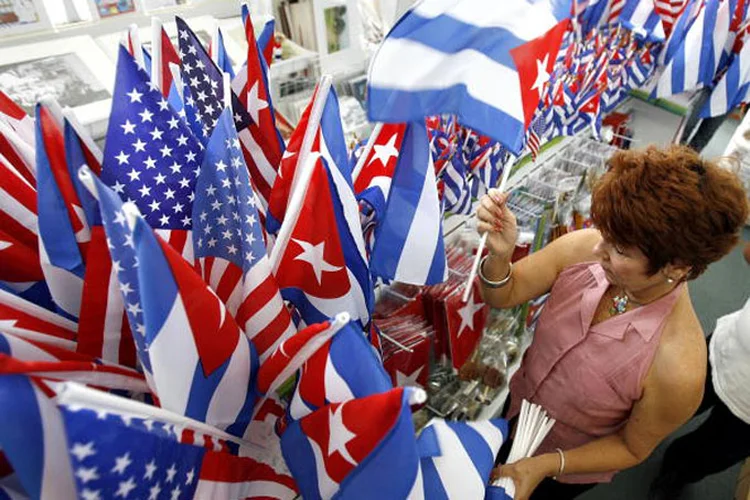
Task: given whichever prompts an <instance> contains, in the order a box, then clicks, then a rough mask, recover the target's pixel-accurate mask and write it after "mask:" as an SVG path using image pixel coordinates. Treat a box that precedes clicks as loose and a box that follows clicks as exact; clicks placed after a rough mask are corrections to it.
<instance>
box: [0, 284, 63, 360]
mask: <svg viewBox="0 0 750 500" xmlns="http://www.w3.org/2000/svg"><path fill="white" fill-rule="evenodd" d="M76 328H77V325H76V323H75V322H73V321H71V320H69V319H67V318H65V317H63V316H60V315H59V314H55V313H53V312H51V311H48V310H47V309H44V308H43V307H40V306H38V305H37V304H34V303H33V302H29V301H28V300H25V299H23V298H22V297H19V296H17V295H14V294H12V293H10V292H7V291H5V290H3V289H0V332H2V333H6V334H10V335H13V336H14V337H18V338H21V339H25V340H30V341H39V342H44V343H46V344H50V345H53V346H55V347H58V348H61V349H65V350H67V351H71V352H74V351H75V350H76V341H75V340H76Z"/></svg>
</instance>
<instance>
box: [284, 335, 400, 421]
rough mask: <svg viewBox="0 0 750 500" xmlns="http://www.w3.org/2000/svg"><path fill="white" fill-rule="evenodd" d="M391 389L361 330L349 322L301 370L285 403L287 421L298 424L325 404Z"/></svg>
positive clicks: (387, 378) (384, 372) (386, 375)
mask: <svg viewBox="0 0 750 500" xmlns="http://www.w3.org/2000/svg"><path fill="white" fill-rule="evenodd" d="M392 387H393V385H392V384H391V378H390V377H389V376H388V374H387V373H386V371H385V369H384V368H383V363H382V362H381V361H380V358H379V357H378V356H377V355H376V354H375V352H374V351H373V349H372V346H371V345H370V342H369V341H368V340H367V339H366V337H365V335H364V333H363V332H362V329H361V328H360V327H359V326H358V325H357V323H354V322H349V323H348V324H347V325H346V326H344V327H342V328H341V329H340V330H338V331H337V332H336V333H335V334H334V335H333V338H331V339H330V340H328V341H327V342H325V344H323V345H322V346H321V347H320V348H319V349H318V350H317V351H315V353H314V354H312V355H311V356H310V358H309V359H308V360H307V362H306V363H305V364H304V365H303V366H302V370H301V372H300V373H299V375H298V377H297V386H296V388H295V390H294V395H293V396H292V399H291V402H290V403H289V417H291V419H293V420H299V419H300V418H303V417H304V416H305V415H309V414H310V413H311V412H313V411H315V410H317V409H318V408H321V407H323V406H325V405H326V404H330V403H342V402H344V401H349V400H352V399H355V398H362V397H365V396H369V395H371V394H379V393H382V392H386V391H389V390H390V389H391V388H392Z"/></svg>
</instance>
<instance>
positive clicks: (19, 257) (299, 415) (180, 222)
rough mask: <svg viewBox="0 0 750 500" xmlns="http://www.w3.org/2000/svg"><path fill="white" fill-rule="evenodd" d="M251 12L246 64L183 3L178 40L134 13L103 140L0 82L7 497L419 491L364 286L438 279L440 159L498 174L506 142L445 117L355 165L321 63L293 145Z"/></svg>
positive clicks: (399, 135)
mask: <svg viewBox="0 0 750 500" xmlns="http://www.w3.org/2000/svg"><path fill="white" fill-rule="evenodd" d="M243 14H244V15H245V28H246V35H247V39H248V41H249V42H250V43H249V44H248V57H247V61H245V63H244V64H242V65H239V67H237V66H235V65H233V64H232V62H231V61H230V60H229V59H228V57H227V54H226V51H225V50H224V49H223V43H222V38H221V34H220V33H218V34H217V35H216V36H215V37H214V38H213V40H212V44H211V47H208V48H206V47H204V46H203V45H202V44H201V42H200V41H199V39H198V38H197V37H196V36H195V33H194V32H193V31H192V30H191V28H190V26H189V25H188V23H187V22H185V21H183V20H181V19H178V20H177V25H178V33H179V35H178V42H179V47H178V48H175V47H174V46H172V44H171V42H170V40H169V39H168V38H167V37H166V36H165V35H164V32H163V30H162V29H161V27H160V25H159V24H158V23H155V24H154V28H155V29H154V32H155V33H157V34H158V33H161V34H162V36H161V37H158V36H157V38H160V39H159V40H158V42H157V43H155V44H154V45H153V46H152V48H151V50H150V51H146V50H144V48H143V47H142V46H141V45H140V42H139V40H138V37H137V36H136V33H135V31H134V30H131V32H130V33H129V36H127V37H125V39H124V40H125V44H124V45H123V46H122V47H120V50H119V54H118V64H117V78H116V83H115V88H114V92H113V106H112V111H111V115H110V120H109V125H108V130H107V135H106V140H105V148H104V150H103V151H101V150H100V149H99V148H98V147H97V146H96V143H95V142H94V141H93V139H92V137H90V136H89V135H88V133H87V132H86V130H85V129H83V128H82V127H81V126H80V125H79V124H78V123H77V122H76V121H75V119H74V116H73V115H72V114H71V113H70V112H69V111H67V110H62V109H60V107H59V106H58V105H57V103H56V102H54V101H44V102H42V103H40V104H38V105H37V107H36V109H35V113H34V117H33V118H32V117H29V116H28V115H26V113H25V112H24V111H23V110H21V109H20V108H19V107H18V106H16V105H15V104H14V103H13V102H12V101H11V100H10V99H8V98H7V97H6V96H5V95H2V96H0V169H2V173H1V175H0V178H1V179H2V180H1V181H0V183H1V184H0V186H2V192H3V193H5V196H3V197H0V219H2V221H3V224H2V230H0V261H1V262H2V265H1V266H0V269H2V271H1V272H0V280H2V281H1V282H0V400H1V401H2V403H0V404H2V405H3V407H4V408H12V410H10V411H6V412H3V415H2V416H0V453H1V455H0V464H2V467H0V492H2V493H0V496H10V497H11V498H14V497H15V496H16V495H26V496H30V497H32V498H68V497H75V496H77V497H82V498H105V497H123V498H161V497H164V496H166V495H169V497H170V498H192V497H200V498H209V497H210V498H256V497H257V498H294V497H295V496H297V495H299V494H302V495H304V496H305V497H307V496H313V497H315V496H320V497H329V496H331V495H333V494H335V493H336V492H338V493H339V494H342V492H349V493H350V494H355V493H358V492H360V491H373V489H372V486H371V485H375V484H376V482H378V478H380V477H383V476H386V477H392V478H397V480H394V481H392V482H391V484H390V486H389V488H391V490H389V491H392V492H393V493H394V494H398V495H402V496H407V495H411V496H414V497H423V496H424V495H425V494H426V491H427V489H426V488H427V484H426V483H425V479H424V478H423V476H422V472H421V467H422V465H421V457H422V454H421V453H420V451H419V446H418V443H417V438H416V435H415V431H414V428H413V425H412V422H411V418H410V412H411V410H410V406H411V405H413V404H422V403H424V398H425V395H424V393H423V392H421V391H420V390H416V389H400V388H398V389H394V388H393V387H394V384H393V381H392V379H391V376H390V375H389V374H388V373H387V372H386V370H385V368H384V366H383V363H382V360H381V355H380V351H379V346H380V342H379V333H378V331H377V329H375V328H373V327H372V325H371V317H372V311H373V307H374V294H373V289H374V282H375V279H376V278H382V279H383V280H387V281H391V280H403V281H410V282H412V283H415V284H418V285H425V284H436V283H439V282H441V281H443V280H444V279H445V275H446V273H447V265H446V252H445V247H444V243H443V235H442V214H443V210H444V209H445V208H444V205H445V200H446V199H447V198H446V197H445V195H444V193H445V188H444V187H443V186H444V184H445V179H447V178H448V177H449V175H452V177H451V178H452V179H454V180H456V181H457V182H458V180H459V179H458V178H457V177H456V175H455V173H453V174H449V172H453V171H452V170H451V169H452V168H453V167H454V165H455V163H454V162H453V161H452V160H453V158H454V156H456V157H458V156H460V157H461V158H462V161H464V162H465V163H466V165H467V169H475V170H476V172H479V171H482V172H484V171H485V170H488V171H489V170H493V169H494V170H496V169H497V162H494V163H493V162H490V161H488V160H487V158H488V154H487V152H488V151H490V152H492V153H496V152H497V149H498V147H496V144H497V143H496V141H490V140H489V138H487V137H486V136H480V135H479V134H477V133H475V132H473V131H472V130H470V129H468V128H466V127H465V126H461V125H459V124H458V123H457V121H456V119H455V117H449V116H447V115H446V116H445V117H441V118H439V119H438V120H437V121H436V122H434V123H432V126H430V122H429V121H424V120H422V121H417V122H415V123H410V124H404V125H401V126H397V127H395V128H393V129H389V130H388V131H386V132H384V133H383V134H382V137H380V136H378V137H375V138H374V140H376V144H375V145H374V146H370V150H371V151H372V154H370V155H368V157H367V158H366V159H367V160H368V162H367V163H366V164H364V165H363V166H361V167H360V168H359V169H356V168H355V166H354V165H351V164H350V162H349V157H348V152H347V149H346V143H345V140H344V136H343V130H342V125H341V118H340V113H339V109H338V101H337V97H336V94H335V92H334V91H333V90H332V89H331V87H330V85H327V84H326V79H323V80H322V81H321V85H320V87H319V88H318V90H317V91H316V93H315V95H314V96H313V98H312V99H311V102H310V106H309V110H308V111H307V112H306V114H305V118H304V119H303V120H302V121H301V122H300V124H299V125H298V127H297V129H296V130H295V131H294V133H293V135H292V138H291V141H290V142H289V144H288V145H285V144H284V143H283V141H281V139H280V135H279V133H278V130H277V128H276V122H275V113H274V109H273V103H272V102H271V94H270V92H269V90H268V89H269V81H268V79H269V74H268V64H269V63H270V59H269V58H268V53H269V51H268V50H264V48H265V47H266V46H264V45H263V42H260V41H256V39H255V34H254V33H253V30H252V22H251V20H250V19H249V13H248V10H247V8H246V7H245V8H244V10H243ZM263 36H264V37H265V39H266V40H267V39H268V38H269V37H271V36H270V35H269V33H267V32H265V34H264V35H263ZM271 38H272V37H271ZM230 70H231V71H230ZM232 72H234V74H235V76H234V77H233V78H232ZM386 136H387V137H386ZM459 140H460V141H461V143H462V144H463V146H462V147H461V149H460V151H459V149H458V141H459ZM381 141H382V142H381ZM480 157H481V158H480ZM376 166H377V167H378V168H380V169H381V170H380V171H376V170H374V169H375V167H376ZM460 175H462V176H463V174H460ZM492 175H494V176H495V177H496V173H494V174H492ZM492 175H490V177H492ZM477 178H478V179H481V182H486V181H485V177H482V176H481V175H479V174H477ZM477 182H480V181H477ZM487 186H489V185H487ZM452 189H453V191H451V192H452V193H454V192H455V193H457V196H462V198H461V199H462V201H461V203H463V206H464V208H463V210H466V209H467V208H466V207H471V201H472V196H471V185H470V183H468V182H464V183H462V184H461V185H456V186H455V187H454V188H452ZM363 193H367V194H366V195H365V194H363ZM371 195H377V196H371ZM378 196H379V198H378ZM366 203H369V207H370V208H371V209H373V212H374V213H377V217H376V218H374V219H372V221H373V222H374V224H373V225H372V231H371V232H370V235H369V238H367V234H368V233H367V231H366V230H365V229H364V228H363V224H362V220H363V219H362V218H361V217H362V216H363V214H364V213H365V211H366V210H365V208H366ZM405 213H408V214H411V215H410V217H408V220H406V219H404V218H403V215H404V214H405ZM366 239H367V243H366ZM425 255H429V256H430V257H429V258H425ZM425 353H426V352H425ZM425 376H426V373H425ZM290 381H292V383H293V387H292V389H291V392H290V393H289V396H288V398H287V399H283V398H280V397H279V395H278V391H279V390H280V388H281V387H282V386H284V385H285V384H288V383H289V382H290ZM322 433H323V434H322ZM439 480H440V478H439V477H437V478H432V479H430V481H439Z"/></svg>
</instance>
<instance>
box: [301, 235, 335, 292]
mask: <svg viewBox="0 0 750 500" xmlns="http://www.w3.org/2000/svg"><path fill="white" fill-rule="evenodd" d="M292 241H293V242H295V243H296V244H298V245H299V246H300V247H302V253H300V254H299V255H297V256H296V257H295V258H294V260H301V261H303V262H307V263H308V264H310V265H311V266H312V268H313V272H314V273H315V279H317V280H318V284H320V282H321V278H322V277H323V272H324V271H326V272H333V271H338V270H340V269H341V267H339V266H333V265H331V264H329V263H328V262H326V261H325V259H324V258H323V254H324V253H325V244H326V242H325V240H323V241H321V242H320V243H318V244H317V245H311V244H310V243H308V242H307V241H302V240H297V239H294V238H292Z"/></svg>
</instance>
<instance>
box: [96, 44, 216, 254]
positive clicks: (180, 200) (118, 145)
mask: <svg viewBox="0 0 750 500" xmlns="http://www.w3.org/2000/svg"><path fill="white" fill-rule="evenodd" d="M112 103H113V104H112V116H111V117H110V119H109V127H108V129H107V139H106V143H105V149H104V166H103V167H102V174H101V178H102V180H103V181H104V183H105V184H107V185H108V186H111V187H112V189H113V190H114V191H115V192H116V193H117V194H118V195H120V196H121V197H122V198H124V199H128V200H132V201H133V202H134V203H135V204H136V205H137V206H138V209H139V210H140V212H141V213H142V214H143V215H144V217H145V218H146V221H147V222H148V223H149V224H150V225H151V227H153V228H154V229H157V230H158V231H159V234H160V235H161V236H162V237H163V238H165V239H166V240H167V241H169V243H170V245H172V246H173V247H174V248H175V249H176V250H177V251H178V252H180V253H181V254H182V255H183V257H185V259H186V260H188V261H189V262H192V261H193V245H192V241H191V238H190V230H191V229H192V219H191V218H190V214H191V212H192V206H193V199H194V197H195V194H194V189H195V179H196V177H197V175H198V172H199V170H200V165H201V161H202V160H203V153H202V152H201V148H200V146H199V145H198V141H197V140H196V139H195V137H194V136H193V134H192V133H191V132H190V130H189V129H188V127H187V126H186V125H185V123H184V122H183V121H182V120H180V118H179V117H178V116H177V115H176V114H175V113H174V112H173V111H172V109H171V108H170V106H169V103H168V102H167V101H166V99H164V97H163V96H162V95H161V93H160V92H159V91H158V90H155V89H154V87H152V86H151V83H150V80H149V78H148V75H146V73H144V72H143V71H142V70H140V69H138V66H137V65H136V63H135V60H134V59H133V58H132V57H131V56H130V55H129V54H128V53H127V51H126V50H124V49H123V48H120V55H119V58H118V60H117V81H116V82H115V91H114V95H113V98H112Z"/></svg>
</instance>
